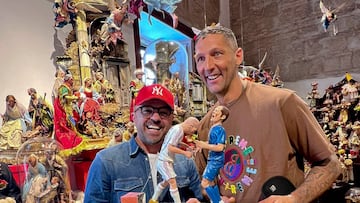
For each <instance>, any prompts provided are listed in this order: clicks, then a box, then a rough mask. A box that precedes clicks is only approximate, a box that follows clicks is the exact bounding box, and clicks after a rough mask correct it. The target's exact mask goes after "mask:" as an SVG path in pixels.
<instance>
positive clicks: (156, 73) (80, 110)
mask: <svg viewBox="0 0 360 203" xmlns="http://www.w3.org/2000/svg"><path fill="white" fill-rule="evenodd" d="M179 2H180V1H169V2H165V1H164V2H162V3H161V4H153V2H151V1H135V0H128V1H122V2H120V1H115V0H106V1H105V0H97V1H80V0H68V1H65V0H55V1H54V5H53V12H54V15H55V22H54V27H55V29H57V30H59V29H63V28H64V27H71V28H72V30H71V31H70V32H69V33H68V35H67V37H66V44H65V45H64V53H63V55H60V56H57V57H56V64H57V67H56V72H55V79H54V83H53V88H52V92H51V95H46V94H45V93H42V92H37V90H36V87H28V89H26V90H24V91H25V92H26V93H27V94H28V95H29V103H28V104H21V103H20V102H19V101H17V100H16V95H8V96H7V97H6V99H5V102H6V104H7V105H6V111H5V112H4V114H3V115H2V118H3V126H2V127H1V128H0V152H1V153H2V155H5V156H0V159H2V161H4V162H5V163H9V164H16V160H15V159H14V156H15V154H16V153H17V151H18V150H19V149H20V148H21V147H22V145H23V144H24V143H26V142H27V141H31V140H32V139H36V138H49V139H54V140H56V141H57V142H58V143H59V144H60V145H61V149H60V150H58V154H59V155H60V156H62V157H63V158H65V159H66V158H68V157H70V156H74V155H78V154H80V153H81V152H82V151H84V150H94V149H102V148H105V147H107V146H108V143H109V142H110V140H112V139H113V138H114V134H116V133H114V132H119V130H118V129H121V130H122V131H124V132H127V131H128V130H129V129H127V128H128V127H127V126H131V125H130V124H129V123H131V122H132V118H131V110H132V103H133V102H132V101H133V100H134V98H135V97H136V92H137V91H138V90H139V89H140V88H141V87H142V86H143V85H149V84H152V83H161V84H164V85H166V86H167V87H168V88H169V89H170V90H171V92H172V93H173V94H174V96H175V98H176V106H177V108H176V111H175V114H176V117H177V119H178V120H179V121H182V120H183V118H184V117H185V114H186V113H187V114H188V115H191V114H192V112H194V111H191V110H192V109H194V108H195V109H196V108H197V109H199V108H200V109H201V110H202V111H201V112H202V114H205V113H206V110H205V111H203V110H204V109H206V102H205V101H206V93H205V89H204V88H202V87H200V88H199V84H201V85H202V83H201V81H200V80H198V78H196V77H193V76H189V75H190V73H189V70H188V67H187V66H188V53H187V51H186V50H185V49H184V48H183V47H182V45H181V44H179V43H178V42H176V41H164V40H159V41H156V42H154V43H153V54H154V57H153V58H152V61H151V62H150V61H146V62H144V65H145V67H136V68H135V67H134V65H133V64H130V60H129V56H128V43H129V42H127V41H126V40H125V38H124V35H123V26H124V25H125V24H132V23H134V21H136V19H137V18H139V17H140V12H141V10H142V8H144V7H146V8H147V9H148V11H149V15H151V12H153V11H154V10H156V11H162V12H167V13H168V14H169V15H171V16H172V19H173V26H174V27H176V26H177V24H178V21H177V16H176V14H175V13H174V11H175V8H176V4H177V3H179ZM149 23H151V21H150V18H149ZM145 63H146V64H145ZM149 64H151V66H150V67H149V66H148V65H149ZM149 72H152V74H150V75H149V74H147V73H149ZM194 74H195V73H193V75H194ZM149 78H152V80H151V79H149ZM189 78H190V79H189ZM191 78H196V79H194V80H196V84H197V85H192V83H193V82H194V81H192V79H191ZM149 81H150V83H149ZM148 83H149V84H148ZM192 86H196V87H198V88H197V89H196V90H197V94H200V95H202V97H201V99H202V101H201V102H200V100H199V99H198V103H199V104H196V105H194V104H193V102H192V89H191V87H192ZM194 106H197V107H194ZM199 106H200V107H199ZM204 106H205V107H204ZM197 112H198V113H199V112H200V111H197ZM202 114H199V115H198V116H201V115H202ZM135 131H136V130H135ZM132 132H134V131H132ZM117 134H119V133H117ZM4 157H5V158H4Z"/></svg>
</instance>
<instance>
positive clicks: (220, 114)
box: [210, 106, 230, 123]
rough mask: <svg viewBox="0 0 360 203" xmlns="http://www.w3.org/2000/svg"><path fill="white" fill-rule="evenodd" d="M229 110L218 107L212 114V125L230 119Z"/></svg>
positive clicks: (224, 107)
mask: <svg viewBox="0 0 360 203" xmlns="http://www.w3.org/2000/svg"><path fill="white" fill-rule="evenodd" d="M229 113H230V112H229V109H228V108H227V107H226V106H217V107H216V108H215V109H214V111H213V112H212V114H211V118H210V121H211V122H212V123H218V122H221V123H222V122H224V121H225V120H226V119H227V118H228V117H229Z"/></svg>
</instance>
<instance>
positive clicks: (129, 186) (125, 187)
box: [114, 177, 144, 192]
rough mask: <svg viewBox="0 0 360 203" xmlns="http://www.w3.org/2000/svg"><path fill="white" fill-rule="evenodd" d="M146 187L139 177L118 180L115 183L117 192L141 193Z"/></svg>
mask: <svg viewBox="0 0 360 203" xmlns="http://www.w3.org/2000/svg"><path fill="white" fill-rule="evenodd" d="M143 185H144V181H143V180H142V179H141V178H138V177H129V178H122V179H117V180H116V181H115V182H114V190H115V191H116V192H121V191H124V192H130V191H141V189H142V187H143Z"/></svg>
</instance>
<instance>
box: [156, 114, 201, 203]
mask: <svg viewBox="0 0 360 203" xmlns="http://www.w3.org/2000/svg"><path fill="white" fill-rule="evenodd" d="M198 125H199V120H198V119H197V118H195V117H189V118H187V119H186V120H185V121H184V122H182V123H180V124H177V125H174V126H173V127H171V128H170V130H169V131H168V133H167V134H166V136H165V138H164V142H163V144H162V147H161V150H160V152H159V157H158V160H157V164H156V167H157V170H158V171H159V173H160V174H161V176H162V178H163V181H162V182H160V183H158V185H157V187H156V188H155V191H154V194H153V196H152V197H151V199H150V201H149V203H158V198H159V196H160V195H161V193H162V191H163V190H164V189H165V188H166V187H167V186H168V185H170V195H171V197H172V198H173V200H174V201H173V202H174V203H181V198H180V194H179V190H178V187H177V183H176V179H175V177H176V174H175V170H174V166H173V164H174V160H175V154H182V155H184V156H186V157H187V158H192V155H193V152H192V151H189V150H183V149H181V148H180V147H179V145H180V144H181V142H182V140H183V137H184V136H188V135H192V134H194V133H195V132H196V130H197V128H198Z"/></svg>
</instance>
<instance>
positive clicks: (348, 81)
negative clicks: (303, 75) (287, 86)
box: [306, 74, 360, 202]
mask: <svg viewBox="0 0 360 203" xmlns="http://www.w3.org/2000/svg"><path fill="white" fill-rule="evenodd" d="M311 87H312V89H311V91H310V92H308V95H307V97H306V99H307V101H308V104H309V108H310V110H311V111H312V113H313V114H314V116H315V118H316V119H317V121H318V123H319V125H320V126H321V127H322V129H323V131H324V132H325V136H326V138H327V139H328V140H329V141H330V142H331V144H332V145H333V149H334V151H335V152H336V153H337V156H338V158H339V160H340V162H341V164H342V173H341V175H340V177H339V179H338V180H337V181H338V182H337V183H336V184H334V187H333V190H341V189H340V188H347V190H342V191H343V194H342V195H343V196H345V199H346V202H360V157H359V149H360V139H359V136H360V96H359V90H360V83H359V82H357V81H355V80H354V79H353V78H352V77H351V75H349V74H346V76H345V77H344V79H343V80H341V81H339V82H338V83H336V84H334V85H330V86H329V87H328V88H327V89H325V93H324V94H323V95H320V93H319V91H318V83H317V82H313V83H311Z"/></svg>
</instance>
